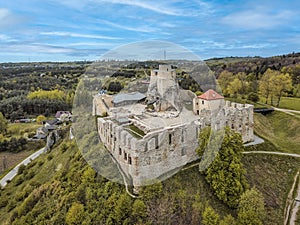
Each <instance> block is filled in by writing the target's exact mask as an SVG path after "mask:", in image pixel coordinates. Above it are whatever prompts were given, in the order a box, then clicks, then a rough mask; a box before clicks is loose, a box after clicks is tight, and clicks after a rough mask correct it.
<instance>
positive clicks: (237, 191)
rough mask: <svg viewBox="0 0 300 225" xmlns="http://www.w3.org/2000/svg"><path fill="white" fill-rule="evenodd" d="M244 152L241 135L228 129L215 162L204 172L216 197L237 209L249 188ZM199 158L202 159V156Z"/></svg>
mask: <svg viewBox="0 0 300 225" xmlns="http://www.w3.org/2000/svg"><path fill="white" fill-rule="evenodd" d="M205 132H207V131H205ZM206 135H207V134H206ZM200 138H201V134H200ZM212 141H215V140H212ZM217 141H218V140H217ZM199 142H200V147H199V148H203V147H204V148H205V147H206V146H202V145H201V143H202V142H201V140H200V141H199ZM243 151H244V146H243V140H242V137H241V135H240V134H239V133H236V132H235V131H233V130H231V129H230V128H229V127H226V128H225V135H224V138H223V142H222V144H221V147H220V150H219V151H218V152H217V155H216V157H215V159H214V161H213V162H212V163H211V164H210V165H209V167H208V168H207V169H206V170H205V171H204V173H205V179H206V181H207V182H208V183H209V184H210V186H211V188H212V189H213V191H214V192H215V195H216V196H217V197H218V198H219V199H220V200H221V201H223V202H224V203H226V204H227V205H228V206H229V207H232V208H235V207H237V205H238V201H239V198H240V196H241V195H242V194H243V193H244V192H245V190H246V189H247V188H248V183H247V181H246V178H245V173H246V171H245V169H244V168H243V164H242V162H241V158H242V152H243ZM197 152H198V154H199V153H200V154H201V152H203V149H199V150H197ZM199 156H200V158H201V157H202V155H199ZM202 160H205V159H202Z"/></svg>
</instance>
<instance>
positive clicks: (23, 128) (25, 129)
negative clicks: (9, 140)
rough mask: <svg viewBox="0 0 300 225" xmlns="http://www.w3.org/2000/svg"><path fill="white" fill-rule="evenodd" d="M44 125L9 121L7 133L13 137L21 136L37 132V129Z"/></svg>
mask: <svg viewBox="0 0 300 225" xmlns="http://www.w3.org/2000/svg"><path fill="white" fill-rule="evenodd" d="M42 126H43V125H41V124H37V123H9V124H8V129H7V133H8V135H9V136H11V137H15V138H20V137H24V135H25V136H26V135H28V134H30V133H32V132H34V133H35V132H36V129H37V128H39V127H42Z"/></svg>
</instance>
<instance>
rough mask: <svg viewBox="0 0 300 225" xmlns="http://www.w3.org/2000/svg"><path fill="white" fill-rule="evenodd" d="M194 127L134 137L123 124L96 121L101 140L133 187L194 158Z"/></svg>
mask: <svg viewBox="0 0 300 225" xmlns="http://www.w3.org/2000/svg"><path fill="white" fill-rule="evenodd" d="M131 122H132V123H133V121H131ZM198 127H199V125H197V124H196V123H194V122H192V123H190V124H183V125H180V126H175V127H167V128H165V129H164V130H157V131H154V132H150V133H148V134H146V135H145V136H144V137H142V138H137V137H135V136H134V135H133V134H132V133H131V132H130V131H129V129H128V128H127V125H118V124H117V123H115V122H113V118H98V132H99V135H100V139H101V141H102V142H103V143H104V145H105V146H106V148H107V149H108V150H109V152H110V153H111V154H112V155H113V157H114V158H115V159H116V160H117V161H118V163H119V165H120V166H121V168H122V170H123V171H124V172H125V174H126V175H127V176H128V177H130V178H132V181H133V185H134V186H135V187H138V186H141V185H143V184H145V183H146V182H148V181H149V180H152V179H156V178H158V177H159V176H161V175H163V174H166V173H169V172H170V171H173V170H176V168H180V167H182V166H183V165H185V164H187V163H188V162H192V161H194V160H196V159H198V156H197V154H196V152H195V149H196V148H197V146H198V132H199V128H198Z"/></svg>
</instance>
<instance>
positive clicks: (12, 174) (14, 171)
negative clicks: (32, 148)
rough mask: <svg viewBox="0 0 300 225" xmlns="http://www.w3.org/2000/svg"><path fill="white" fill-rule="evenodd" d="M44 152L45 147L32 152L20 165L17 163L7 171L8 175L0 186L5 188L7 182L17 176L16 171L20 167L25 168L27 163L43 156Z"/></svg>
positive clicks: (0, 182)
mask: <svg viewBox="0 0 300 225" xmlns="http://www.w3.org/2000/svg"><path fill="white" fill-rule="evenodd" d="M46 151H47V149H46V147H44V148H41V149H40V150H38V151H36V152H34V153H33V154H31V155H30V156H28V157H27V158H26V159H24V160H23V161H22V162H21V163H19V164H18V165H17V166H16V167H15V168H13V169H12V170H11V171H9V172H8V174H6V175H5V176H4V177H3V178H2V179H1V180H0V186H1V187H5V186H6V184H7V181H11V180H12V179H13V178H14V177H15V176H16V175H17V174H18V170H19V167H20V166H21V165H25V166H26V165H27V164H28V163H30V162H31V161H32V160H34V159H35V158H37V157H38V156H40V155H41V154H43V153H44V152H46Z"/></svg>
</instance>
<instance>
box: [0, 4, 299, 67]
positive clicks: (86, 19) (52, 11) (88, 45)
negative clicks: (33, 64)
mask: <svg viewBox="0 0 300 225" xmlns="http://www.w3.org/2000/svg"><path fill="white" fill-rule="evenodd" d="M148 40H163V41H168V42H173V43H175V44H178V45H181V46H183V47H185V48H187V49H189V50H191V51H193V52H194V53H196V54H197V55H199V57H200V58H201V59H207V58H211V57H224V56H272V55H280V54H286V53H291V52H298V51H300V1H299V0H291V1H283V0H282V1H277V0H272V1H269V0H266V1H259V0H251V1H250V0H249V1H235V0H231V1H230V0H225V1H221V0H215V1H203V0H190V1H183V0H168V1H164V0H159V1H157V0H147V1H146V0H144V1H142V0H49V1H40V0H39V1H38V0H30V1H29V0H22V1H21V0H14V1H5V0H1V2H0V62H17V61H25V62H28V61H73V60H96V59H99V57H100V56H101V55H102V54H103V53H105V52H107V51H109V50H111V49H114V48H116V47H118V46H121V45H124V44H128V43H133V42H137V41H148Z"/></svg>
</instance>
